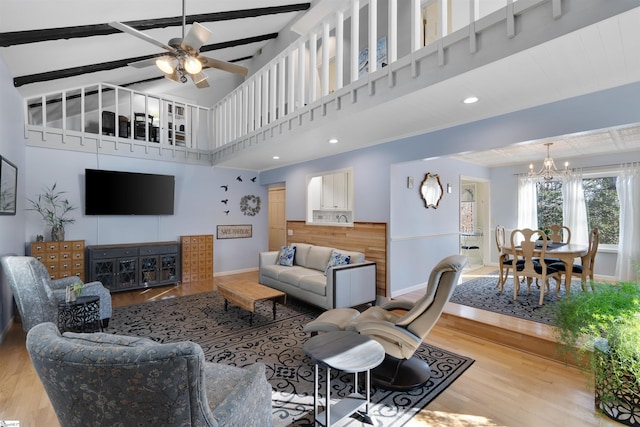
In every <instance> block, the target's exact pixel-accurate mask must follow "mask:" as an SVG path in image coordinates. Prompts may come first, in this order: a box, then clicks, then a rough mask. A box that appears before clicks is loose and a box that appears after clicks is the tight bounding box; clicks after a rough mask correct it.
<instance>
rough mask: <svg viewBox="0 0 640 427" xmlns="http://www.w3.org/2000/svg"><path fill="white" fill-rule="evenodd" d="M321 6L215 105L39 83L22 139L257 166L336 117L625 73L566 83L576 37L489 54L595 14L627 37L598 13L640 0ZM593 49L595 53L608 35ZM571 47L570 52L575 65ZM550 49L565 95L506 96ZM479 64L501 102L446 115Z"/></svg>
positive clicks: (303, 153) (354, 138)
mask: <svg viewBox="0 0 640 427" xmlns="http://www.w3.org/2000/svg"><path fill="white" fill-rule="evenodd" d="M323 4H325V3H321V5H323ZM329 7H330V10H327V11H325V10H323V9H321V8H320V7H318V8H312V9H311V10H310V11H309V12H308V13H307V14H306V15H305V16H304V17H303V18H301V19H300V20H299V21H298V22H297V23H296V24H294V25H293V27H292V30H293V31H295V32H296V33H298V34H301V35H300V37H299V38H298V39H297V40H295V41H294V42H293V43H292V44H291V45H290V46H288V47H287V48H285V49H284V50H282V51H281V52H280V53H278V54H277V55H275V56H274V57H273V59H271V60H270V61H269V62H267V63H266V64H265V65H264V66H262V67H261V68H260V69H259V70H257V71H256V72H255V73H254V74H252V75H251V76H250V77H248V78H247V80H246V81H245V82H244V83H243V84H242V85H240V86H239V87H237V88H236V89H235V90H233V91H232V92H231V93H229V94H228V95H227V96H225V97H224V98H223V99H222V100H220V101H219V102H218V103H217V104H216V105H214V106H213V107H211V108H209V107H204V106H198V105H193V104H189V103H188V102H184V101H183V100H175V99H164V98H162V97H160V96H156V95H151V94H145V93H139V92H135V91H132V90H129V89H126V88H121V87H115V86H111V85H108V84H98V85H95V86H93V87H89V88H77V89H73V90H69V91H66V92H64V93H56V94H45V95H42V96H41V97H38V98H30V99H27V100H25V117H26V118H27V123H26V126H25V129H26V130H25V132H26V137H27V141H28V142H27V144H29V145H36V146H55V147H56V148H63V149H73V150H80V151H88V152H93V153H105V154H113V155H123V156H132V157H147V158H155V159H160V160H167V161H179V162H187V163H190V162H193V163H201V164H210V165H225V166H229V167H234V166H238V167H240V163H239V162H238V159H243V162H242V166H241V167H245V168H247V167H248V168H251V169H255V170H263V169H265V166H264V160H258V157H264V156H268V157H269V158H270V157H271V153H272V152H274V149H275V150H278V151H280V152H281V153H285V152H286V154H287V159H286V161H285V162H284V163H286V164H291V163H296V162H299V161H305V160H309V159H310V158H313V157H314V156H315V157H318V156H321V155H323V153H322V152H318V151H316V150H315V149H314V148H312V144H306V142H309V143H311V142H318V141H322V142H325V141H326V140H327V139H329V137H330V136H331V131H332V129H335V128H337V127H339V126H340V127H342V128H343V129H345V131H346V132H348V135H349V139H350V141H349V144H344V145H342V144H341V145H342V148H341V150H343V151H346V150H352V149H357V148H360V147H363V146H366V145H371V144H375V143H380V142H385V141H388V140H392V139H395V138H398V137H401V136H406V135H411V134H417V133H420V132H426V131H429V130H433V129H437V128H444V127H447V126H451V125H454V124H457V123H460V122H461V121H462V122H464V121H472V120H477V119H480V118H484V117H488V116H490V115H492V114H493V115H496V114H501V113H506V112H509V111H513V110H514V109H520V108H526V107H527V106H531V105H536V104H541V103H545V102H551V101H552V100H553V96H556V95H557V96H564V97H567V96H576V95H577V94H581V93H586V92H589V91H594V90H598V89H599V87H598V85H600V86H601V87H607V86H608V87H612V86H615V85H620V84H624V83H626V81H624V79H622V78H619V77H618V75H616V74H615V72H614V73H613V74H612V75H607V78H608V80H606V79H596V78H594V79H590V80H589V82H587V83H584V84H582V85H573V84H572V81H571V78H572V77H573V76H572V75H571V73H572V72H573V71H574V70H573V69H567V68H566V67H573V68H574V69H579V68H580V67H582V64H581V62H582V60H583V57H584V58H587V59H589V58H590V57H589V54H590V53H585V52H578V51H576V52H571V51H569V52H565V53H566V54H565V55H562V53H563V49H566V48H567V46H569V48H575V44H572V43H574V41H568V42H566V43H565V44H564V45H560V46H559V47H554V48H553V49H551V48H548V49H546V50H544V49H542V50H541V51H537V52H536V53H533V54H530V55H529V56H527V57H525V58H524V59H523V58H522V57H520V58H519V65H520V66H519V67H518V68H517V69H515V71H514V72H510V70H509V69H508V68H507V69H505V67H504V66H503V67H502V68H497V67H495V64H498V63H500V62H501V61H503V60H505V58H510V57H511V58H513V57H516V56H517V55H518V54H520V53H522V52H524V51H527V50H528V49H531V48H535V47H540V46H542V45H544V44H545V43H546V42H549V41H554V40H559V39H561V38H563V37H565V38H566V36H567V35H570V34H572V33H573V34H575V32H577V31H579V30H581V29H584V28H587V27H590V26H591V27H593V26H594V24H598V23H603V22H604V24H602V26H601V28H596V29H593V30H592V32H593V31H595V32H596V33H604V32H609V31H611V32H613V33H614V34H615V33H616V31H618V32H619V33H620V34H619V37H620V38H623V37H624V34H623V33H624V32H623V31H620V30H617V29H616V28H610V27H612V26H613V27H615V25H616V24H615V23H612V24H611V23H607V22H606V20H607V19H608V18H611V17H615V16H616V15H619V14H622V13H624V12H626V11H629V10H631V9H634V8H637V7H638V3H637V1H636V0H617V1H616V2H605V1H601V0H481V1H480V0H429V1H422V0H401V1H398V0H340V1H335V2H333V3H331V2H329ZM627 21H628V20H627ZM584 37H585V36H583V38H584ZM586 37H588V35H587V36H586ZM611 42H612V43H614V44H615V43H617V42H618V40H615V39H612V41H611ZM593 49H594V53H592V54H593V55H598V54H600V53H601V52H604V51H606V50H607V46H605V45H604V44H600V45H596V44H594V46H593ZM567 54H575V55H576V58H577V57H579V60H578V59H575V60H574V61H573V62H574V63H573V64H571V62H570V61H568V60H567V58H564V57H565V56H567ZM609 56H610V57H611V61H612V62H613V64H612V66H611V68H612V69H615V68H616V64H615V63H616V62H624V55H619V57H614V56H613V55H609ZM553 61H556V62H558V63H560V62H561V65H558V66H557V68H560V67H565V68H564V70H565V71H566V72H567V78H566V79H564V80H562V81H557V82H553V83H554V84H558V85H559V86H562V88H563V89H562V91H561V92H562V93H558V94H556V93H553V92H554V91H549V90H548V87H549V86H545V87H544V89H545V90H544V92H545V93H544V94H542V93H540V96H537V94H536V96H535V97H530V99H524V100H516V99H513V98H512V97H511V94H512V93H516V92H519V91H518V90H517V89H519V88H521V87H524V86H526V85H527V84H528V83H529V82H531V81H532V80H531V79H530V74H529V73H528V72H527V71H528V70H527V64H530V65H532V67H531V68H533V66H536V67H547V66H548V64H549V63H552V62H553ZM565 61H568V62H565ZM592 62H595V61H592ZM554 68H555V66H554ZM551 71H552V72H554V73H555V72H557V71H559V70H557V69H554V70H550V72H549V76H548V77H549V78H550V79H551V78H552V76H551V74H552V72H551ZM473 73H475V74H473ZM483 73H484V74H492V80H493V83H492V85H493V86H491V89H492V90H494V93H492V95H494V97H495V98H496V99H497V98H501V99H504V100H505V102H503V104H504V105H502V106H501V107H500V108H494V109H489V108H488V107H487V104H484V105H483V110H481V112H476V113H474V114H475V115H471V114H470V115H468V116H463V117H455V118H454V117H453V114H449V113H451V112H450V111H449V110H448V109H447V108H448V107H447V106H446V105H445V104H443V103H442V102H441V101H442V99H443V97H441V96H440V95H442V93H443V92H446V93H447V95H451V96H460V97H462V94H463V93H464V92H465V83H468V82H471V81H472V80H473V81H474V84H475V85H476V86H477V81H479V80H478V79H483V78H485V76H483ZM496 73H503V74H502V75H498V76H496ZM602 74H604V73H602ZM628 78H631V77H628ZM585 80H586V79H585ZM605 80H606V81H605ZM636 80H637V79H636ZM496 81H497V82H498V83H499V84H500V85H497V84H496ZM444 82H448V83H449V84H448V85H443V83H444ZM537 84H539V85H542V83H541V82H539V83H537ZM496 85H497V86H496ZM496 87H498V90H495V88H496ZM534 90H535V87H534ZM540 92H542V91H540ZM436 95H438V96H436ZM543 95H544V96H543ZM545 96H546V97H545ZM456 102H459V101H456ZM383 108H384V109H387V110H389V109H391V110H392V111H393V122H391V121H388V117H389V116H388V115H387V116H386V117H387V121H388V122H387V123H384V120H376V119H375V118H378V117H380V111H381V109H383ZM501 108H502V109H501ZM508 109H510V110H508ZM392 125H393V126H392ZM392 128H395V129H392ZM398 128H400V129H401V130H400V131H399V130H398ZM324 155H326V154H324ZM247 156H255V158H256V161H255V162H251V161H249V162H247V160H246V159H247Z"/></svg>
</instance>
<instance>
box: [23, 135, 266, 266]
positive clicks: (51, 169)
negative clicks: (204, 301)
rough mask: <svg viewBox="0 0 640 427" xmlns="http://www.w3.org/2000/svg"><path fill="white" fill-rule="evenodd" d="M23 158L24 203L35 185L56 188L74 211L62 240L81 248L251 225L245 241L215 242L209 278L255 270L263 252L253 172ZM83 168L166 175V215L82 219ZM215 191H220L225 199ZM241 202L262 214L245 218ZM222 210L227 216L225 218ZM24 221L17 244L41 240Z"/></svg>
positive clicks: (39, 229)
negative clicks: (249, 201)
mask: <svg viewBox="0 0 640 427" xmlns="http://www.w3.org/2000/svg"><path fill="white" fill-rule="evenodd" d="M26 154H27V156H26V157H27V160H26V169H27V170H28V171H38V173H29V174H28V175H27V177H26V197H28V198H35V197H37V194H38V193H40V192H41V190H42V188H43V186H45V185H46V186H50V185H51V184H52V183H54V182H56V183H57V186H58V188H59V189H61V190H64V191H67V192H68V193H67V194H66V195H65V196H67V197H68V199H69V201H70V202H71V203H72V204H73V205H74V206H76V207H78V209H76V210H75V211H74V217H75V218H76V222H75V223H74V224H70V225H68V226H67V227H65V231H66V235H65V238H66V239H67V240H73V239H83V240H85V244H86V245H102V244H118V243H140V242H156V241H176V240H177V239H178V237H179V236H181V235H189V234H214V235H215V234H216V225H221V224H252V225H253V237H252V238H248V239H233V240H216V241H215V244H214V257H215V259H214V271H215V272H216V273H220V272H230V271H237V270H243V269H249V268H254V267H256V265H257V259H258V252H259V251H261V250H265V249H266V247H267V233H268V228H267V209H266V202H267V190H266V188H265V187H263V186H261V185H260V184H259V183H258V180H257V179H256V182H252V181H251V178H254V177H257V175H258V174H257V173H253V172H247V171H241V170H234V169H222V168H212V167H208V166H194V165H186V164H180V163H173V162H160V161H152V160H142V159H132V158H127V157H115V156H96V155H95V154H87V153H79V152H74V151H63V150H50V149H43V148H35V147H28V148H27V149H26ZM85 168H89V169H96V168H98V169H108V170H119V171H127V172H142V173H158V174H165V175H174V176H175V178H176V185H175V211H174V215H164V216H117V215H115V216H103V215H100V216H95V215H84V170H85ZM238 176H240V177H241V179H242V182H240V181H238V180H237V177H238ZM221 185H228V186H229V190H228V192H225V191H224V189H222V188H221V187H220V186H221ZM245 195H256V196H259V197H260V199H261V201H262V209H261V211H260V213H259V214H258V215H256V216H253V217H252V216H246V215H244V214H243V213H242V212H241V211H240V199H241V198H242V197H243V196H245ZM224 199H228V202H227V204H224V203H222V200H224ZM226 210H229V211H230V212H229V214H228V215H227V214H225V212H224V211H226ZM26 218H27V223H26V232H25V242H32V241H35V237H36V235H37V234H43V235H44V236H45V239H47V240H48V239H49V229H48V228H47V227H46V224H45V223H44V222H43V221H42V219H41V217H40V216H39V215H38V213H36V212H33V211H28V212H26Z"/></svg>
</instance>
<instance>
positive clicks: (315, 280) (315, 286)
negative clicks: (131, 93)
mask: <svg viewBox="0 0 640 427" xmlns="http://www.w3.org/2000/svg"><path fill="white" fill-rule="evenodd" d="M298 286H299V287H300V289H302V290H305V291H308V292H313V293H314V294H318V295H322V296H325V295H326V294H327V278H326V277H325V275H324V274H322V273H320V272H319V271H318V272H316V274H313V275H309V276H304V277H301V278H300V282H299V283H298Z"/></svg>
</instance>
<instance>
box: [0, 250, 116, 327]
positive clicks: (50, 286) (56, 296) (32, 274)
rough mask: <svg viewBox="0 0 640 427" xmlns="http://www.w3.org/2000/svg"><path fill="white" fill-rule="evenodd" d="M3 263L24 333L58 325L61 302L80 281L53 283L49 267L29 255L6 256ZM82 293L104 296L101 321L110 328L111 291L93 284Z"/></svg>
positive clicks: (85, 285)
mask: <svg viewBox="0 0 640 427" xmlns="http://www.w3.org/2000/svg"><path fill="white" fill-rule="evenodd" d="M0 262H1V263H2V271H3V272H4V274H5V275H6V277H7V279H8V280H9V286H11V292H12V293H13V296H14V298H15V300H16V305H17V306H18V311H19V312H20V317H21V318H22V328H23V329H24V331H25V332H28V331H29V329H31V328H33V327H34V326H35V325H37V324H38V323H42V322H53V323H56V321H57V318H58V302H59V301H64V299H65V289H66V287H67V286H68V285H71V284H73V283H77V282H78V281H80V279H78V278H77V277H66V278H64V279H58V280H51V279H50V278H49V272H48V271H47V267H45V266H44V265H43V264H42V263H41V262H40V261H38V260H37V259H35V258H33V257H29V256H5V257H2V259H1V260H0ZM82 294H83V295H94V296H98V297H100V319H101V320H102V325H103V326H104V327H106V326H107V325H108V324H109V319H110V318H111V293H110V292H109V290H108V289H107V288H105V287H104V286H102V283H100V282H91V283H85V284H84V285H83V287H82Z"/></svg>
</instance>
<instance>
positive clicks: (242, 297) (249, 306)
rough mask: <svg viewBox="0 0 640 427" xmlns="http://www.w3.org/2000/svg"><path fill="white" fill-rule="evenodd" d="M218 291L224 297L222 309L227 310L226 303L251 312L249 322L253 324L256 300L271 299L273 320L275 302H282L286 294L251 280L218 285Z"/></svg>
mask: <svg viewBox="0 0 640 427" xmlns="http://www.w3.org/2000/svg"><path fill="white" fill-rule="evenodd" d="M218 293H219V294H220V295H221V296H222V297H223V298H224V311H227V308H228V303H229V302H231V303H232V304H235V305H237V306H238V307H240V308H243V309H245V310H248V311H249V312H250V313H251V316H250V317H249V324H250V325H252V324H253V313H254V312H255V311H256V302H258V301H267V300H272V301H273V320H275V319H276V302H279V303H281V304H284V303H285V302H286V300H287V294H285V293H284V292H282V291H279V290H277V289H273V288H270V287H268V286H264V285H261V284H260V283H257V282H253V281H251V280H236V281H233V282H229V283H221V284H219V285H218Z"/></svg>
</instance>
